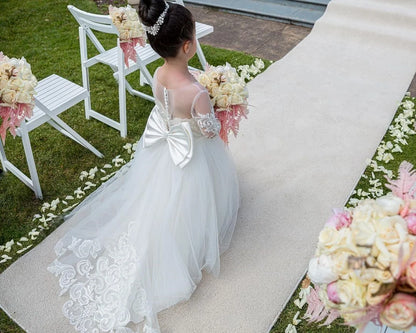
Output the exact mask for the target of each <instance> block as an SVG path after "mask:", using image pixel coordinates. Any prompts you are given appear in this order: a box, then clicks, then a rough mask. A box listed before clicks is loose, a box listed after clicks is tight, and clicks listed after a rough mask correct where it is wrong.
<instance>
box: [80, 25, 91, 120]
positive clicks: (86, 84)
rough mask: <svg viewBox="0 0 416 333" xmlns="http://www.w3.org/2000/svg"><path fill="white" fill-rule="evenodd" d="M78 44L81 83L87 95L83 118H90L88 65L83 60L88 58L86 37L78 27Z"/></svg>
mask: <svg viewBox="0 0 416 333" xmlns="http://www.w3.org/2000/svg"><path fill="white" fill-rule="evenodd" d="M79 46H80V51H81V72H82V85H83V87H84V88H85V89H86V90H87V91H88V96H87V97H86V98H85V99H84V106H85V118H87V119H90V111H91V96H90V77H89V72H88V67H87V66H86V65H85V62H86V61H87V60H88V52H87V37H86V32H85V30H84V28H82V27H79Z"/></svg>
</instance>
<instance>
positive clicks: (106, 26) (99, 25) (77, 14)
mask: <svg viewBox="0 0 416 333" xmlns="http://www.w3.org/2000/svg"><path fill="white" fill-rule="evenodd" d="M68 10H69V11H70V12H71V14H72V15H73V16H74V18H75V20H76V21H77V22H78V24H79V25H80V28H82V29H83V32H84V33H85V34H86V35H87V36H88V38H89V39H90V40H91V42H92V43H93V44H94V46H95V47H96V48H97V50H98V51H99V52H100V53H102V52H104V51H105V48H104V47H103V46H102V44H101V43H100V41H99V40H98V39H97V37H96V36H95V35H94V33H93V31H92V30H96V31H100V32H104V33H108V34H114V35H117V36H118V35H119V32H118V30H117V28H116V27H115V26H114V24H113V22H112V19H111V17H110V15H99V14H92V13H88V12H85V11H83V10H81V9H78V8H76V7H74V6H72V5H69V6H68ZM80 43H81V44H82V39H81V38H80ZM85 43H86V41H85ZM81 47H85V48H86V47H87V45H81Z"/></svg>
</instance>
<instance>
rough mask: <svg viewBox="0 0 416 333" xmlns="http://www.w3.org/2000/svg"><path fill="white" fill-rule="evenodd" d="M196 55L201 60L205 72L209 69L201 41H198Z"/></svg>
mask: <svg viewBox="0 0 416 333" xmlns="http://www.w3.org/2000/svg"><path fill="white" fill-rule="evenodd" d="M196 53H197V55H198V58H199V62H200V63H201V65H202V69H203V70H205V69H206V67H207V59H205V55H204V52H203V51H202V48H201V45H200V44H199V41H198V40H197V41H196Z"/></svg>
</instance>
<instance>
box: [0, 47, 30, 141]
mask: <svg viewBox="0 0 416 333" xmlns="http://www.w3.org/2000/svg"><path fill="white" fill-rule="evenodd" d="M36 85H37V80H36V78H35V76H34V75H33V74H32V71H31V69H30V65H29V64H28V63H27V62H26V59H25V58H23V57H22V58H21V59H16V58H11V59H10V58H8V57H7V56H5V55H3V52H0V117H1V119H2V123H1V126H0V136H1V139H2V141H3V144H4V143H5V141H6V133H7V130H9V132H10V133H11V134H12V135H13V137H16V127H18V126H20V124H21V122H22V121H23V120H24V119H25V117H27V118H30V117H31V116H32V111H33V107H34V106H35V104H34V98H33V95H34V94H35V87H36Z"/></svg>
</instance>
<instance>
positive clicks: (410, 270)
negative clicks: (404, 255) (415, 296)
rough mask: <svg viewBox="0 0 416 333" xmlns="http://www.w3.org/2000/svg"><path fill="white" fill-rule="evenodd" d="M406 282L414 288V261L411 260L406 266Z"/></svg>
mask: <svg viewBox="0 0 416 333" xmlns="http://www.w3.org/2000/svg"><path fill="white" fill-rule="evenodd" d="M406 282H407V284H408V285H409V286H411V287H412V288H413V289H415V290H416V261H413V262H411V263H410V264H409V265H408V266H407V268H406Z"/></svg>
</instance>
